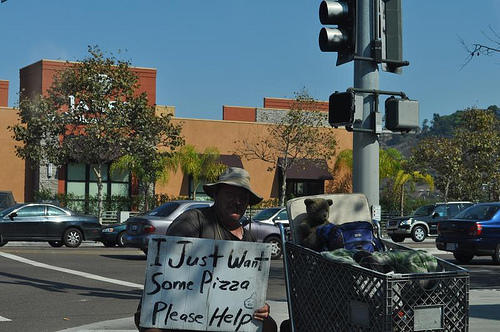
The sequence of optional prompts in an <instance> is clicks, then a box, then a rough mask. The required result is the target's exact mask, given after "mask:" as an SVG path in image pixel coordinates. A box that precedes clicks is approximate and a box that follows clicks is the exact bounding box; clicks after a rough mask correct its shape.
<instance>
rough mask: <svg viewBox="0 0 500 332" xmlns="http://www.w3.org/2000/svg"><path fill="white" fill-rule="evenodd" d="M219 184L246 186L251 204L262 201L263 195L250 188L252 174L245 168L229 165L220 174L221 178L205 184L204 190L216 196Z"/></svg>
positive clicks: (209, 194)
mask: <svg viewBox="0 0 500 332" xmlns="http://www.w3.org/2000/svg"><path fill="white" fill-rule="evenodd" d="M219 184H228V185H230V186H235V187H240V188H244V189H246V190H247V191H248V193H249V194H250V196H249V204H250V205H255V204H257V203H259V202H260V201H262V197H260V196H259V195H257V194H256V193H254V192H253V191H252V189H251V188H250V174H248V172H247V171H246V170H244V169H243V168H239V167H228V168H227V169H226V170H225V171H224V173H222V174H221V175H220V176H219V179H218V180H217V182H214V183H207V184H205V185H203V190H205V193H206V194H207V195H208V196H210V197H212V198H214V196H215V191H216V189H217V186H218V185H219Z"/></svg>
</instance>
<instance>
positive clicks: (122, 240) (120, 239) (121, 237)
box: [116, 231, 125, 248]
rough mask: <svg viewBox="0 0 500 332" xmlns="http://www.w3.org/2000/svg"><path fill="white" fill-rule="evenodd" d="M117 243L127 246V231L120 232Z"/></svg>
mask: <svg viewBox="0 0 500 332" xmlns="http://www.w3.org/2000/svg"><path fill="white" fill-rule="evenodd" d="M116 244H117V245H118V247H122V248H123V247H125V231H123V232H120V234H118V236H117V237H116Z"/></svg>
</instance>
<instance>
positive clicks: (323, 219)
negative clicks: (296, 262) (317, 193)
mask: <svg viewBox="0 0 500 332" xmlns="http://www.w3.org/2000/svg"><path fill="white" fill-rule="evenodd" d="M304 204H305V205H306V212H307V216H306V217H305V218H304V219H303V220H302V221H301V222H300V224H299V225H297V230H296V232H297V233H296V234H297V237H298V241H297V242H298V243H299V244H300V245H302V246H304V247H307V248H310V249H313V250H316V251H320V250H321V246H320V244H319V243H318V239H317V235H316V229H317V228H318V227H320V226H322V225H325V224H328V216H329V210H330V205H332V204H333V201H332V200H331V199H324V198H306V199H305V200H304Z"/></svg>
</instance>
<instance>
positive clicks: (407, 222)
mask: <svg viewBox="0 0 500 332" xmlns="http://www.w3.org/2000/svg"><path fill="white" fill-rule="evenodd" d="M411 222H412V219H411V218H410V219H406V220H403V221H401V222H400V223H399V224H400V225H411Z"/></svg>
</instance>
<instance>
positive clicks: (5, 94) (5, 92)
mask: <svg viewBox="0 0 500 332" xmlns="http://www.w3.org/2000/svg"><path fill="white" fill-rule="evenodd" d="M7 106H9V81H3V80H0V107H7Z"/></svg>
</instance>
